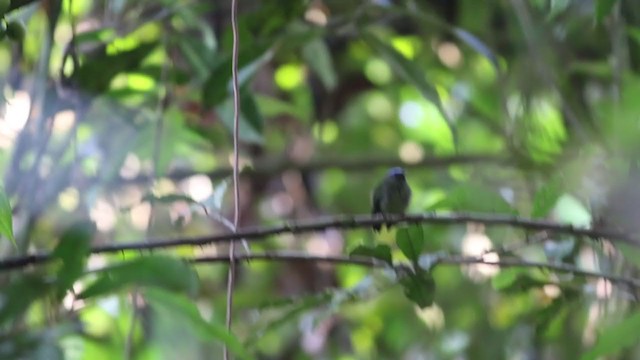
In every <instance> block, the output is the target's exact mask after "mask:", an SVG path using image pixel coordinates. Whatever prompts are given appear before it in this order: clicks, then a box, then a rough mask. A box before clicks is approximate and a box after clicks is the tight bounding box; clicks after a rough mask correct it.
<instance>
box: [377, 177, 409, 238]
mask: <svg viewBox="0 0 640 360" xmlns="http://www.w3.org/2000/svg"><path fill="white" fill-rule="evenodd" d="M410 200H411V188H410V187H409V184H408V183H407V179H406V178H405V176H404V169H403V168H401V167H394V168H391V169H389V171H388V172H387V175H386V176H385V178H384V179H383V180H382V181H381V182H380V183H379V184H378V185H377V186H376V187H375V189H374V190H373V196H372V210H371V214H372V215H376V214H381V215H382V216H383V217H385V216H386V215H387V214H391V215H403V214H404V213H405V211H406V210H407V207H408V206H409V201H410ZM381 227H382V226H381V225H373V230H374V231H375V232H379V231H380V228H381ZM389 227H390V226H389V224H387V228H389Z"/></svg>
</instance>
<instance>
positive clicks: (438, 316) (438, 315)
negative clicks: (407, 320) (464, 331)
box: [413, 303, 445, 331]
mask: <svg viewBox="0 0 640 360" xmlns="http://www.w3.org/2000/svg"><path fill="white" fill-rule="evenodd" d="M413 309H414V311H415V312H416V315H418V318H419V319H420V320H422V322H423V323H424V325H425V326H426V327H427V328H429V330H432V331H440V330H442V329H443V328H444V327H445V315H444V312H443V311H442V308H441V307H440V306H439V305H438V304H437V303H433V305H431V306H427V307H425V308H423V309H421V308H420V307H419V306H414V308H413Z"/></svg>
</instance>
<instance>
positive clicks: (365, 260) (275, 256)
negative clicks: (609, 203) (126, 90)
mask: <svg viewBox="0 0 640 360" xmlns="http://www.w3.org/2000/svg"><path fill="white" fill-rule="evenodd" d="M235 260H251V261H252V262H253V261H281V262H294V261H296V262H321V263H331V264H339V265H354V266H365V267H378V268H384V267H387V266H388V265H387V264H386V263H385V262H384V261H381V260H378V259H375V258H371V257H367V256H345V255H338V256H322V255H310V254H307V253H303V252H296V251H276V252H265V253H260V254H256V253H254V254H239V255H237V257H236V259H235ZM188 261H189V262H191V263H194V264H206V263H225V262H229V258H228V257H226V256H203V257H196V258H193V259H189V260H188ZM473 264H484V265H495V266H499V267H501V268H506V267H524V268H540V269H547V270H552V271H557V272H562V273H571V274H573V275H576V276H583V277H587V278H602V279H606V280H609V281H611V282H612V283H619V284H626V285H629V286H632V287H635V288H640V280H638V279H633V278H629V277H624V276H619V275H613V274H605V273H600V272H596V271H589V270H584V269H581V268H578V267H575V266H572V265H568V264H560V263H546V262H537V261H526V260H516V259H504V260H499V261H491V260H486V259H484V258H482V257H466V256H455V255H454V256H441V257H439V258H437V259H436V260H435V265H434V266H441V265H473Z"/></svg>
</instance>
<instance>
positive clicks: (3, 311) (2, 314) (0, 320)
mask: <svg viewBox="0 0 640 360" xmlns="http://www.w3.org/2000/svg"><path fill="white" fill-rule="evenodd" d="M50 288H51V287H50V284H48V283H46V282H45V281H44V279H42V278H40V277H36V276H33V275H25V276H22V277H20V278H18V279H16V280H14V281H12V282H11V283H10V284H8V285H3V287H2V292H0V325H2V324H4V323H5V322H6V321H8V320H11V319H14V318H16V317H17V316H20V315H22V314H23V313H24V312H25V311H27V309H28V308H29V306H30V305H31V303H33V302H34V301H35V300H37V299H38V298H41V297H44V296H45V295H46V294H47V292H48V291H49V290H50Z"/></svg>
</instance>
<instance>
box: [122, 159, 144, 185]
mask: <svg viewBox="0 0 640 360" xmlns="http://www.w3.org/2000/svg"><path fill="white" fill-rule="evenodd" d="M141 170H142V162H141V161H140V158H139V157H138V156H137V155H135V154H132V153H129V154H127V157H126V158H125V159H124V163H123V164H122V167H121V168H120V176H122V177H123V178H125V179H133V178H135V177H136V176H138V175H139V174H140V172H141Z"/></svg>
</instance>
